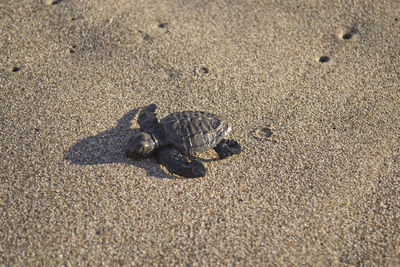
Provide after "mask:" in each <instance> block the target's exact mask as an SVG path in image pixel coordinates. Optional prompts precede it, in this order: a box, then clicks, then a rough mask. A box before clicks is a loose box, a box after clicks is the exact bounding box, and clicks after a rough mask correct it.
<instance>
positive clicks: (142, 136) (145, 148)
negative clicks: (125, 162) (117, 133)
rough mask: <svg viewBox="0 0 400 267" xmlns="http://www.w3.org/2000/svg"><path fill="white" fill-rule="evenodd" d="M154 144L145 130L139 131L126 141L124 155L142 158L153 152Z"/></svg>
mask: <svg viewBox="0 0 400 267" xmlns="http://www.w3.org/2000/svg"><path fill="white" fill-rule="evenodd" d="M155 148H156V144H155V143H154V141H153V138H151V135H150V134H149V133H147V132H143V131H140V132H138V133H136V134H135V135H134V136H132V137H131V138H130V139H129V141H128V148H127V149H126V156H127V157H128V158H143V157H148V156H151V154H153V152H154V150H155Z"/></svg>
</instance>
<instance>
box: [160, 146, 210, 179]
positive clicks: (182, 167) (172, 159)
mask: <svg viewBox="0 0 400 267" xmlns="http://www.w3.org/2000/svg"><path fill="white" fill-rule="evenodd" d="M157 157H158V162H159V163H160V164H162V165H164V166H165V167H166V168H167V169H168V171H169V172H170V173H173V174H177V175H180V176H183V177H186V178H196V177H202V176H205V175H206V172H207V170H206V168H205V167H204V165H203V164H202V163H201V162H200V161H197V160H192V161H190V160H189V158H188V157H186V156H184V155H183V154H181V153H180V152H179V150H178V149H176V148H175V147H172V146H166V147H163V148H161V149H160V150H159V151H158V153H157Z"/></svg>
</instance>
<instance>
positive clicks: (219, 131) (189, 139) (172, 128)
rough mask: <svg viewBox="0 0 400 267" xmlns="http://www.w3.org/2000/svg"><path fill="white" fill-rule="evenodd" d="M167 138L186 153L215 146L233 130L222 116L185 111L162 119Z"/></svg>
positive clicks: (190, 153) (194, 152)
mask: <svg viewBox="0 0 400 267" xmlns="http://www.w3.org/2000/svg"><path fill="white" fill-rule="evenodd" d="M160 124H161V126H162V128H163V130H164V134H165V138H166V141H167V142H168V143H171V144H172V145H174V146H175V147H176V148H178V149H179V150H180V151H181V153H183V154H185V155H194V154H196V153H200V152H203V151H206V150H207V149H209V148H212V147H215V146H216V145H217V144H218V143H219V142H220V141H221V140H222V139H223V138H224V137H225V136H226V135H227V134H228V133H229V132H230V130H231V128H230V127H229V125H228V122H227V121H225V120H224V119H222V118H221V117H220V116H218V115H215V114H211V113H206V112H202V111H183V112H176V113H172V114H170V115H168V116H167V117H165V118H163V119H162V120H161V121H160Z"/></svg>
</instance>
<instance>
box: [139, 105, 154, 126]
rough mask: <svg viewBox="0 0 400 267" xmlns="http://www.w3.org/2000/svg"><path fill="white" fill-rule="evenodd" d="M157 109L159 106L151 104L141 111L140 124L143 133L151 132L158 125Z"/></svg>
mask: <svg viewBox="0 0 400 267" xmlns="http://www.w3.org/2000/svg"><path fill="white" fill-rule="evenodd" d="M156 109H157V105H156V104H151V105H148V106H147V107H145V108H144V109H142V111H140V113H139V117H138V123H139V125H140V128H141V129H142V130H143V131H149V130H151V129H152V128H154V127H155V126H156V125H157V124H158V119H157V114H156V112H155V111H156Z"/></svg>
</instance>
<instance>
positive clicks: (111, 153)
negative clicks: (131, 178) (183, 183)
mask: <svg viewBox="0 0 400 267" xmlns="http://www.w3.org/2000/svg"><path fill="white" fill-rule="evenodd" d="M139 110H141V108H136V109H133V110H131V111H129V112H128V113H126V114H125V115H124V116H122V117H121V118H120V119H119V120H118V122H117V124H116V126H115V127H113V128H111V129H109V130H106V131H104V132H101V133H99V134H97V135H94V136H90V137H87V138H83V139H81V140H79V141H77V142H76V143H75V144H73V145H72V146H71V147H70V148H69V149H68V150H67V151H65V152H64V159H65V160H67V161H69V162H71V163H72V164H75V165H101V164H111V163H121V164H126V165H134V166H136V167H140V168H143V169H145V170H146V173H147V176H151V177H156V178H170V179H178V178H177V177H176V176H171V175H168V174H166V173H165V172H164V171H163V170H162V169H161V168H159V166H158V164H157V162H156V160H155V159H152V158H151V160H149V159H137V160H136V159H129V158H127V157H126V156H125V149H126V145H127V142H128V139H129V138H130V137H131V136H132V135H134V134H135V133H137V132H138V131H139V129H132V128H131V127H130V125H131V121H132V119H133V118H135V116H136V114H137V113H138V112H139ZM151 161H152V162H151Z"/></svg>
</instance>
